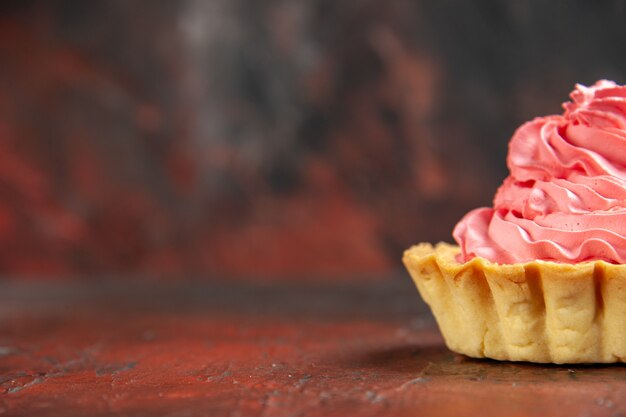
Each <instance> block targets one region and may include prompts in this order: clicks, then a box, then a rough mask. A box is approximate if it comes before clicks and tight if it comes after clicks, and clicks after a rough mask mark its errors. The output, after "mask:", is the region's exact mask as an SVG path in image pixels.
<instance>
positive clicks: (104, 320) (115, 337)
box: [0, 277, 626, 417]
mask: <svg viewBox="0 0 626 417" xmlns="http://www.w3.org/2000/svg"><path fill="white" fill-rule="evenodd" d="M0 393H1V394H0V415H2V416H67V417H71V416H79V415H80V416H83V415H84V416H108V415H120V416H172V417H174V416H181V417H182V416H303V415H313V416H317V415H319V416H333V415H336V416H346V415H349V416H351V417H356V416H379V415H389V416H408V415H412V416H414V415H424V416H440V415H472V416H474V415H483V416H501V415H506V416H523V415H561V416H580V417H584V416H611V417H617V416H626V367H624V366H623V365H610V366H606V365H605V366H541V365H532V364H523V363H499V362H494V361H489V360H474V359H469V358H466V357H463V356H460V355H456V354H453V353H451V352H449V351H448V350H447V349H446V348H445V347H444V345H443V342H442V339H441V336H440V335H439V332H438V330H437V328H436V326H435V324H434V321H433V320H432V317H431V316H430V313H429V312H428V310H427V308H426V307H425V305H424V304H423V303H422V302H421V301H420V300H419V297H418V295H417V293H416V291H415V290H414V288H413V286H412V284H411V283H410V282H409V280H408V278H404V277H403V278H402V279H394V280H389V281H384V282H377V283H358V284H357V283H354V284H338V285H332V284H327V285H319V286H315V285H307V286H297V285H286V284H278V285H274V286H261V285H251V284H224V283H222V284H208V283H196V282H186V283H184V284H168V285H165V284H158V285H157V284H154V283H151V282H137V281H133V284H132V285H128V284H125V283H124V282H123V281H122V280H115V281H114V282H109V283H107V284H98V285H87V284H67V283H62V284H58V283H57V284H14V283H10V282H5V283H4V284H0Z"/></svg>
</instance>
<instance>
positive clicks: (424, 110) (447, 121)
mask: <svg viewBox="0 0 626 417" xmlns="http://www.w3.org/2000/svg"><path fill="white" fill-rule="evenodd" d="M624 6H625V3H624V1H596V2H589V1H582V0H579V1H552V2H545V1H540V0H533V1H515V2H505V1H501V2H497V1H488V0H480V1H472V2H458V1H452V0H444V1H440V0H438V1H429V0H424V1H408V0H407V1H403V0H390V1H384V2H381V1H379V0H365V1H336V0H310V1H294V0H284V1H248V0H210V1H209V0H207V1H205V0H184V1H167V0H164V1H155V0H132V1H131V0H116V1H101V2H86V1H3V2H2V3H0V273H2V275H3V276H7V277H20V276H25V277H63V276H77V277H103V276H111V275H114V274H124V275H150V276H171V277H181V276H198V277H223V278H228V277H249V278H264V277H270V278H272V277H273V278H295V279H311V278H315V279H321V278H323V279H332V278H350V277H353V278H357V279H360V278H363V277H380V276H386V275H390V274H393V273H395V272H397V271H398V269H399V268H400V261H399V259H400V256H401V252H402V250H403V249H404V248H405V247H407V246H408V245H410V244H412V243H415V242H418V241H437V240H450V232H451V229H452V227H453V226H454V224H455V223H456V221H457V220H458V219H459V218H460V217H461V216H462V215H463V214H464V213H465V212H466V211H467V210H469V209H471V208H473V207H476V206H479V205H486V204H489V202H490V199H491V196H492V195H493V192H494V191H495V189H496V187H497V185H498V184H499V183H500V181H501V180H502V178H503V177H504V176H505V175H506V167H505V164H504V158H505V154H506V144H507V142H508V139H509V137H510V135H511V133H512V132H513V130H514V129H515V127H516V126H517V125H519V123H521V122H523V121H524V120H528V119H529V118H532V117H533V116H537V115H543V114H547V113H554V112H558V111H560V107H559V105H560V103H561V102H562V101H563V100H565V98H566V95H567V93H568V92H569V91H570V90H571V88H572V87H573V84H574V83H575V82H582V83H586V84H589V83H592V82H594V81H595V80H596V79H598V78H602V77H605V78H612V79H615V80H616V81H618V82H625V81H626V25H624V21H625V20H624V17H625V16H624V14H625V13H624Z"/></svg>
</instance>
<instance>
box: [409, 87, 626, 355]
mask: <svg viewBox="0 0 626 417" xmlns="http://www.w3.org/2000/svg"><path fill="white" fill-rule="evenodd" d="M570 97H571V101H569V102H566V103H564V104H563V108H564V112H563V114H560V115H551V116H545V117H538V118H536V119H534V120H532V121H530V122H527V123H525V124H523V125H522V126H521V127H519V128H518V129H517V131H516V132H515V133H514V135H513V137H512V138H511V141H510V143H509V153H508V157H507V165H508V168H509V171H510V175H509V176H508V177H507V178H506V179H505V180H504V182H503V184H502V185H501V186H500V188H499V189H498V191H497V192H496V194H495V197H494V200H493V207H486V208H478V209H475V210H473V211H471V212H469V213H468V214H466V215H465V216H464V217H463V218H462V219H461V221H460V222H459V223H458V224H457V225H456V227H455V228H454V231H453V236H454V239H455V241H456V243H457V244H456V245H451V244H447V243H439V244H437V245H435V246H432V245H431V244H428V243H421V244H418V245H416V246H413V247H411V248H410V249H408V250H407V251H405V253H404V257H403V262H404V264H405V266H406V267H407V269H408V271H409V273H410V274H411V277H412V278H413V280H414V281H415V284H416V285H417V288H418V290H419V292H420V294H421V296H422V298H423V299H424V300H425V301H426V303H428V304H429V306H430V308H431V310H432V312H433V315H434V316H435V319H436V320H437V323H438V325H439V328H440V330H441V332H442V334H443V337H444V339H445V341H446V344H447V346H448V347H449V348H450V349H451V350H453V351H455V352H458V353H463V354H465V355H467V356H471V357H475V358H484V357H486V358H492V359H498V360H511V361H529V362H542V363H610V362H626V86H621V85H617V84H615V83H614V82H612V81H606V80H601V81H598V82H596V83H595V84H594V85H592V86H591V87H585V86H582V85H577V86H576V88H575V90H574V91H573V92H572V93H571V94H570Z"/></svg>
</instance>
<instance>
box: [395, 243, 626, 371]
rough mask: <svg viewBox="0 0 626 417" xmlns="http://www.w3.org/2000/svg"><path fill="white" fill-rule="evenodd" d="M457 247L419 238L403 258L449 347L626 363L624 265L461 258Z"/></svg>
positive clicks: (479, 353) (514, 357)
mask: <svg viewBox="0 0 626 417" xmlns="http://www.w3.org/2000/svg"><path fill="white" fill-rule="evenodd" d="M459 251H460V249H459V248H458V247H457V246H453V245H449V244H446V243H439V244H437V245H436V246H435V247H433V246H432V245H430V244H428V243H422V244H419V245H417V246H413V247H412V248H410V249H408V250H407V251H405V252H404V257H403V262H404V264H405V266H406V267H407V269H408V270H409V273H410V274H411V277H412V278H413V280H414V281H415V284H416V285H417V288H418V290H419V292H420V294H421V296H422V298H423V299H424V301H426V303H428V305H429V306H430V308H431V310H432V312H433V315H434V316H435V319H436V320H437V323H438V325H439V328H440V330H441V333H442V334H443V337H444V339H445V341H446V344H447V346H448V347H449V348H450V349H451V350H453V351H455V352H458V353H463V354H465V355H467V356H471V357H474V358H483V357H487V358H492V359H498V360H511V361H529V362H542V363H610V362H626V265H614V264H609V263H606V262H604V261H594V262H584V263H577V264H564V263H555V262H545V261H533V262H528V263H518V264H510V265H500V264H496V263H492V262H489V261H487V260H485V259H482V258H474V259H472V260H471V261H469V262H466V263H459V262H457V261H456V260H455V256H456V255H457V254H458V253H459Z"/></svg>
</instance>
